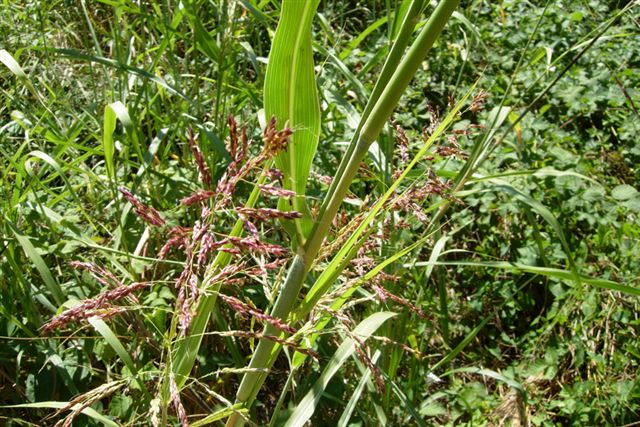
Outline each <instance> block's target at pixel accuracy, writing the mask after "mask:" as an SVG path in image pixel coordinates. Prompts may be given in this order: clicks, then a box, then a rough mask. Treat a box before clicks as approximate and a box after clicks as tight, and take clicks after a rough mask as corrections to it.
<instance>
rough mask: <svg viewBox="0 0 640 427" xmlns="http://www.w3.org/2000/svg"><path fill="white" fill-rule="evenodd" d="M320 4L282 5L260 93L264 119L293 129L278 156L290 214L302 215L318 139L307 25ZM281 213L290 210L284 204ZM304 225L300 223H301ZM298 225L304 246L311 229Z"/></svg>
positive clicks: (290, 0) (314, 0)
mask: <svg viewBox="0 0 640 427" xmlns="http://www.w3.org/2000/svg"><path fill="white" fill-rule="evenodd" d="M319 4H320V1H319V0H309V1H304V2H301V1H296V0H284V1H283V2H282V12H281V15H280V22H279V23H278V28H277V29H276V34H275V37H274V40H273V45H272V49H271V53H270V54H269V65H268V66H267V74H266V81H265V88H264V107H265V117H266V118H267V120H269V119H270V118H271V117H275V118H276V120H277V122H278V124H280V126H283V125H284V124H285V123H288V125H287V126H288V127H290V128H291V129H293V130H294V134H293V135H292V137H291V141H290V143H289V146H288V147H287V150H286V151H285V152H283V153H281V154H279V155H278V156H277V157H276V165H277V167H278V168H279V169H280V170H282V172H283V173H284V176H285V188H287V189H289V190H293V191H295V192H296V195H297V196H296V198H295V199H294V201H293V209H294V210H296V211H298V212H302V213H306V212H307V209H306V205H305V201H304V194H305V190H306V185H307V178H308V176H309V171H310V169H311V162H312V161H313V158H314V156H315V153H316V148H317V146H318V140H319V137H320V104H319V101H318V93H317V89H316V81H315V73H314V69H313V52H312V47H311V24H312V22H313V17H314V16H315V12H316V9H317V8H318V5H319ZM280 209H281V210H289V209H287V206H286V204H285V201H284V200H281V203H280ZM303 221H304V220H303ZM305 223H306V225H305V226H303V224H302V221H300V220H297V221H296V228H297V229H296V235H297V238H298V242H299V243H302V242H303V241H304V238H305V236H306V235H307V234H308V231H309V229H310V228H311V223H310V221H309V218H307V221H305Z"/></svg>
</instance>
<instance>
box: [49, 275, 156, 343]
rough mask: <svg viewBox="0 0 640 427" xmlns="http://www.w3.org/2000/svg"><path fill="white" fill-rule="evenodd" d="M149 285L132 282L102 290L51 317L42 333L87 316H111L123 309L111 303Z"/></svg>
mask: <svg viewBox="0 0 640 427" xmlns="http://www.w3.org/2000/svg"><path fill="white" fill-rule="evenodd" d="M147 286H149V284H148V283H132V284H131V285H123V286H119V287H117V288H115V289H110V290H108V291H104V292H102V293H101V294H100V295H98V296H97V297H95V298H91V299H86V300H84V301H82V303H81V304H80V305H78V306H76V307H73V308H70V309H67V310H65V311H63V312H62V313H60V314H59V315H57V316H55V317H53V318H52V319H51V320H50V321H49V322H48V323H46V324H45V325H44V326H43V327H42V331H43V332H44V333H48V332H51V331H53V330H54V329H58V328H61V327H63V326H65V325H67V324H69V323H72V322H77V321H80V320H83V319H87V318H89V317H93V316H98V317H105V316H106V317H111V316H113V315H115V314H118V313H120V312H121V311H123V310H124V308H122V307H114V306H113V305H112V304H113V303H114V302H116V301H119V300H121V299H123V298H125V297H127V296H129V295H131V294H132V293H133V292H135V291H138V290H140V289H143V288H146V287H147Z"/></svg>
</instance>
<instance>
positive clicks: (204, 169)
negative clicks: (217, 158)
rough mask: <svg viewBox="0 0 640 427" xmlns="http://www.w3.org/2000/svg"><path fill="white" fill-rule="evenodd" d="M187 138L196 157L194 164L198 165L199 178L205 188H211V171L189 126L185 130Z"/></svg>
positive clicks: (196, 137)
mask: <svg viewBox="0 0 640 427" xmlns="http://www.w3.org/2000/svg"><path fill="white" fill-rule="evenodd" d="M187 139H188V141H189V148H190V149H191V153H192V154H193V157H194V158H195V159H196V165H198V172H200V179H201V180H202V183H203V184H204V185H205V187H206V188H211V172H209V166H207V162H206V161H205V159H204V155H203V154H202V150H200V146H199V145H198V135H196V134H194V133H193V129H191V128H189V130H188V131H187Z"/></svg>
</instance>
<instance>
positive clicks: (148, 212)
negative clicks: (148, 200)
mask: <svg viewBox="0 0 640 427" xmlns="http://www.w3.org/2000/svg"><path fill="white" fill-rule="evenodd" d="M119 190H120V193H122V196H123V197H124V198H125V199H126V200H127V201H128V202H129V203H131V204H132V205H133V207H134V211H135V213H136V215H138V216H139V217H140V218H141V219H142V220H143V221H144V222H146V223H147V224H150V225H155V226H156V227H162V226H164V224H165V222H164V219H162V217H161V216H160V212H158V211H157V210H155V209H154V208H152V207H151V206H147V205H145V204H144V203H142V202H141V201H139V200H138V199H137V198H136V197H135V196H134V195H133V194H132V193H131V192H130V191H129V190H127V189H126V188H125V187H120V188H119Z"/></svg>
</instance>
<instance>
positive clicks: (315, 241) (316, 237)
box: [227, 0, 459, 427]
mask: <svg viewBox="0 0 640 427" xmlns="http://www.w3.org/2000/svg"><path fill="white" fill-rule="evenodd" d="M458 3H459V0H442V1H441V2H440V3H439V4H438V6H437V7H436V9H435V10H434V12H433V14H432V16H431V17H430V18H429V20H428V21H427V23H426V25H425V27H424V28H423V30H422V31H421V33H420V35H419V36H418V38H417V40H416V41H415V42H414V43H413V45H412V46H411V48H410V49H409V51H408V52H407V54H406V56H405V57H404V59H403V60H402V62H401V63H400V65H399V67H398V68H397V69H396V71H395V72H394V74H393V76H392V77H391V79H390V81H389V83H388V84H387V85H386V86H385V88H384V90H383V91H382V94H381V96H380V98H379V100H378V101H377V102H376V103H375V106H374V107H373V108H372V110H371V114H370V115H369V116H368V118H367V119H366V121H365V122H364V125H363V126H362V132H361V133H360V136H359V137H358V142H357V143H356V144H355V145H354V149H353V153H352V155H351V158H350V159H349V163H348V164H347V165H346V166H345V167H344V172H343V173H342V174H341V175H339V176H338V177H337V178H336V179H337V181H338V182H337V184H336V185H335V188H334V191H333V193H332V194H328V195H327V196H328V200H325V203H323V206H325V208H324V209H323V211H322V213H321V216H320V217H319V219H318V220H317V222H316V224H315V226H314V229H313V231H312V233H311V236H310V237H309V240H308V241H307V244H306V245H305V247H304V250H300V251H299V253H298V254H297V255H296V257H295V258H294V260H293V263H292V264H291V267H290V269H289V273H288V275H287V278H286V280H285V283H284V285H283V287H282V289H281V291H280V295H279V296H278V299H277V300H276V303H275V305H274V308H273V310H272V312H271V315H272V316H274V317H277V318H280V319H283V320H286V319H287V317H288V316H289V313H290V312H291V310H292V309H293V305H294V304H295V301H296V300H297V298H298V293H299V292H300V289H301V287H302V284H303V282H304V279H305V277H306V273H307V272H308V271H309V270H310V269H311V266H312V264H313V262H314V260H315V257H316V255H317V254H318V251H319V249H320V246H321V245H322V242H323V241H324V239H325V237H326V236H327V234H328V231H329V227H330V225H331V223H332V220H333V217H334V216H335V214H336V213H337V211H338V208H339V207H340V205H341V204H342V201H343V200H344V197H345V195H346V193H347V191H348V189H349V186H350V185H351V182H352V181H353V178H354V177H355V175H356V173H357V172H358V168H359V165H360V162H361V160H362V159H363V158H364V156H365V154H366V153H367V151H368V149H369V146H370V145H371V144H372V143H373V141H375V140H376V139H377V138H378V135H379V134H380V132H381V130H382V128H383V127H384V124H385V123H386V122H387V120H388V119H389V117H390V116H391V113H392V112H393V109H394V108H395V106H396V105H397V103H398V101H399V99H400V96H401V95H402V93H403V92H404V90H405V89H406V87H407V86H408V85H409V83H410V82H411V79H412V78H413V76H414V74H415V72H416V71H417V70H418V68H419V66H420V64H421V63H422V61H423V60H424V57H425V56H426V54H427V52H428V51H429V49H430V48H431V47H432V46H433V43H434V42H435V40H436V38H437V37H438V35H439V34H440V32H441V31H442V30H443V28H444V26H445V24H446V23H447V21H448V19H449V17H450V16H451V14H452V13H453V11H454V10H455V8H456V7H457V5H458ZM264 331H265V334H268V335H271V334H274V333H275V334H279V333H280V331H279V330H277V329H275V328H274V327H273V326H270V325H267V326H266V327H265V330H264ZM274 346H275V343H274V342H273V341H272V340H268V339H262V340H260V342H259V343H258V347H257V348H256V351H255V352H254V354H253V357H252V359H251V362H250V364H249V368H250V369H251V372H248V373H246V374H245V375H244V377H243V379H242V382H241V384H240V388H239V389H238V393H237V395H236V402H237V403H245V404H246V406H248V407H250V406H251V404H252V403H253V401H254V400H255V397H256V396H257V394H258V391H259V390H260V388H261V387H262V384H263V383H264V380H265V378H266V376H267V373H266V372H263V371H262V370H268V369H269V368H270V367H271V365H272V364H273V362H274V361H275V354H274V353H273V351H272V350H273V349H274ZM242 423H243V421H242V419H241V418H240V415H238V414H235V415H233V416H231V417H230V418H229V420H228V421H227V426H228V427H229V426H236V425H242Z"/></svg>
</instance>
